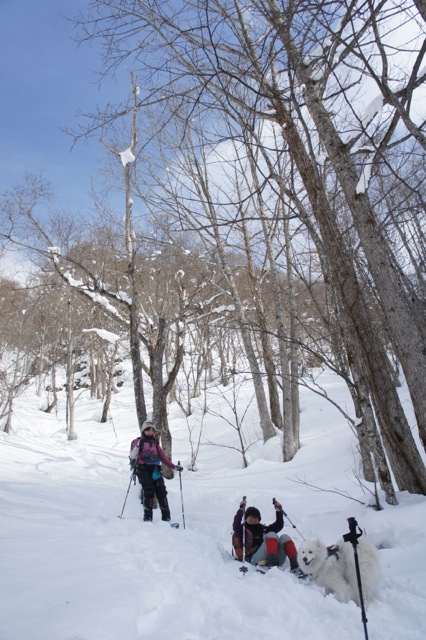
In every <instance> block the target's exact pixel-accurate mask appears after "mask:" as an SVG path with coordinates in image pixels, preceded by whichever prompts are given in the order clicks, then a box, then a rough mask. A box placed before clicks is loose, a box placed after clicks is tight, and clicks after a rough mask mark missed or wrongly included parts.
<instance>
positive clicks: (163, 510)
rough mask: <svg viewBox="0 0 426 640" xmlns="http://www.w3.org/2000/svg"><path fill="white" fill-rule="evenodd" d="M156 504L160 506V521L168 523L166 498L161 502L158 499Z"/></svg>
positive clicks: (168, 512)
mask: <svg viewBox="0 0 426 640" xmlns="http://www.w3.org/2000/svg"><path fill="white" fill-rule="evenodd" d="M158 504H159V505H160V509H161V519H162V520H164V521H165V522H170V509H169V503H168V501H167V498H161V500H160V499H159V500H158Z"/></svg>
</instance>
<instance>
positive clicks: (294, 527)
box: [272, 498, 306, 540]
mask: <svg viewBox="0 0 426 640" xmlns="http://www.w3.org/2000/svg"><path fill="white" fill-rule="evenodd" d="M275 503H276V500H275V498H272V504H273V505H274V507H275ZM281 509H282V512H283V515H284V517H286V518H287V520H288V521H289V523H290V524H291V526H292V527H293V529H296V531H297V533H298V534H299V536H300V537H301V538H303V540H306V538H305V536H302V534H301V533H300V531H299V529H298V528H297V527H296V525H295V524H294V523H293V522H292V521H291V520H290V518H289V517H288V515H287V514H286V512H285V511H284V509H283V508H282V505H281Z"/></svg>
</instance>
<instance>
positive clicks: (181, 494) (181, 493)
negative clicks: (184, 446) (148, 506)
mask: <svg viewBox="0 0 426 640" xmlns="http://www.w3.org/2000/svg"><path fill="white" fill-rule="evenodd" d="M178 467H180V461H179V460H178ZM179 484H180V501H181V503H182V522H183V528H184V529H185V510H184V508H183V491H182V471H181V469H179Z"/></svg>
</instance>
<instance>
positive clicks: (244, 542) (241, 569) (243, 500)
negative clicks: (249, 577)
mask: <svg viewBox="0 0 426 640" xmlns="http://www.w3.org/2000/svg"><path fill="white" fill-rule="evenodd" d="M246 501H247V496H243V499H242V500H241V502H244V503H245V502H246ZM240 506H241V503H240ZM245 510H246V507H245V504H244V511H245ZM242 543H243V566H242V567H240V571H241V573H243V574H246V573H247V571H248V568H247V566H246V519H245V518H244V521H243V540H242Z"/></svg>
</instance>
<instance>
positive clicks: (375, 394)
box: [274, 96, 426, 494]
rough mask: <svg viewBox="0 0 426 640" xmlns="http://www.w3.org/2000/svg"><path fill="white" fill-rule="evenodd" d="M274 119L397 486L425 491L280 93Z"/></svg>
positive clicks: (346, 260) (341, 245)
mask: <svg viewBox="0 0 426 640" xmlns="http://www.w3.org/2000/svg"><path fill="white" fill-rule="evenodd" d="M274 107H275V109H276V119H277V121H278V122H279V124H281V126H282V133H283V137H284V139H285V140H286V141H287V143H288V146H289V151H290V153H291V155H292V157H293V159H294V161H295V163H296V166H297V168H298V170H299V173H300V176H301V178H302V180H303V183H304V186H305V188H306V191H307V194H308V197H309V200H310V203H311V207H312V212H313V213H314V215H315V217H316V220H317V223H318V225H319V228H320V231H321V236H322V242H323V244H324V248H325V251H326V254H327V258H328V261H329V264H330V269H331V273H332V277H333V282H334V284H335V286H336V293H337V295H338V299H339V302H340V304H341V305H342V307H343V309H344V311H345V315H346V317H347V319H348V327H349V330H350V333H351V336H352V338H353V340H354V343H355V345H356V349H357V352H358V354H359V357H360V361H361V363H362V367H363V371H364V375H365V378H366V380H367V383H368V386H369V389H370V392H371V394H372V398H373V402H374V408H375V411H376V415H377V419H378V421H379V424H380V431H381V434H382V437H383V441H384V444H385V447H386V451H387V454H388V457H389V461H390V463H391V466H392V471H393V472H394V475H395V479H396V481H397V484H398V486H399V488H400V489H401V490H407V491H410V492H411V493H422V494H424V493H426V470H425V467H424V464H423V462H422V459H421V457H420V454H419V452H418V450H417V447H416V444H415V441H414V438H413V436H412V434H411V430H410V427H409V425H408V423H407V419H406V417H405V414H404V411H403V409H402V406H401V403H400V401H399V398H398V394H397V392H396V389H395V386H394V384H393V382H392V380H391V377H390V375H389V363H388V360H387V356H386V353H385V352H384V349H383V345H382V344H381V342H380V341H379V340H377V335H376V332H375V330H374V326H373V323H372V320H371V317H370V313H369V308H368V305H367V303H366V302H365V300H364V292H363V289H362V287H361V286H360V284H359V282H358V279H357V276H356V272H355V268H354V265H353V262H352V255H351V252H350V251H349V250H348V249H347V247H346V246H345V241H344V239H343V238H342V236H341V233H340V230H339V227H338V224H337V221H336V219H335V215H334V213H333V211H332V210H331V208H330V206H329V203H328V200H327V197H326V194H325V192H324V189H323V186H322V184H321V181H320V179H319V177H318V175H317V170H316V166H315V164H314V163H313V162H311V160H310V158H309V156H308V155H307V152H306V150H305V147H304V144H303V142H302V140H301V138H300V136H299V134H298V131H297V129H296V127H295V124H294V122H293V120H292V118H291V117H290V114H289V112H288V111H287V109H286V107H285V105H284V103H283V102H282V99H281V97H280V96H277V98H276V99H275V100H274Z"/></svg>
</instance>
